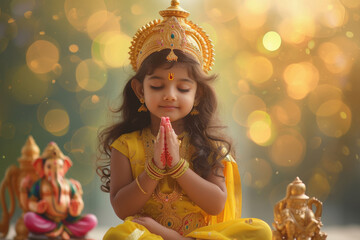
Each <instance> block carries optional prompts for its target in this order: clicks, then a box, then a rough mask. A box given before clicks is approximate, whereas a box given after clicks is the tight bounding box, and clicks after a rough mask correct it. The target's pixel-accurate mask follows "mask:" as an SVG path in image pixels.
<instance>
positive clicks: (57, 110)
mask: <svg viewBox="0 0 360 240" xmlns="http://www.w3.org/2000/svg"><path fill="white" fill-rule="evenodd" d="M49 112H50V114H49V115H48V113H49ZM66 115H67V117H66ZM36 116H37V121H38V123H39V124H40V126H41V127H42V128H44V129H45V130H47V131H48V128H49V130H50V131H49V132H50V133H52V131H53V132H55V133H56V132H62V131H64V130H65V129H66V128H67V127H68V126H67V127H63V126H65V125H66V124H63V123H66V122H67V120H66V118H68V119H69V120H68V121H70V118H69V116H68V113H67V111H66V110H65V108H64V106H63V105H62V104H61V103H59V102H58V101H55V100H50V99H46V100H44V101H43V102H41V103H40V104H39V106H38V107H37V112H36ZM53 116H60V118H61V119H60V120H59V124H53V122H51V121H53ZM45 119H47V120H46V124H45ZM54 121H57V120H54ZM69 124H70V123H68V125H69ZM59 136H61V135H59Z"/></svg>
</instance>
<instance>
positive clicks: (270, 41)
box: [263, 31, 281, 51]
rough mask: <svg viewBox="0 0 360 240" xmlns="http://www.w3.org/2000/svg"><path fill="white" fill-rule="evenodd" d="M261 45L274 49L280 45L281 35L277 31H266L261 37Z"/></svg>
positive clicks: (269, 49) (270, 49)
mask: <svg viewBox="0 0 360 240" xmlns="http://www.w3.org/2000/svg"><path fill="white" fill-rule="evenodd" d="M263 45H264V47H265V49H267V50H268V51H276V50H278V49H279V48H280V46H281V37H280V35H279V34H278V33H277V32H274V31H270V32H267V33H266V34H265V35H264V37H263Z"/></svg>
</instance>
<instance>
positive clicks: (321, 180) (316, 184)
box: [306, 170, 331, 201]
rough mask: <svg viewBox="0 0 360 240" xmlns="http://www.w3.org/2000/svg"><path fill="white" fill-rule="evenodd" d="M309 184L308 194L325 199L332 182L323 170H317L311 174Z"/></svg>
mask: <svg viewBox="0 0 360 240" xmlns="http://www.w3.org/2000/svg"><path fill="white" fill-rule="evenodd" d="M306 185H307V189H308V190H307V192H308V193H307V194H308V195H309V196H316V197H317V198H320V199H321V200H322V201H324V200H325V199H326V198H327V197H328V195H329V193H330V190H331V188H330V183H329V181H328V179H327V177H326V175H325V173H323V171H321V170H316V171H315V172H314V173H313V175H312V176H311V178H310V180H309V182H308V184H306Z"/></svg>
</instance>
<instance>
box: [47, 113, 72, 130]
mask: <svg viewBox="0 0 360 240" xmlns="http://www.w3.org/2000/svg"><path fill="white" fill-rule="evenodd" d="M69 125H70V118H69V114H68V113H67V112H66V111H65V110H64V109H51V110H50V111H48V112H47V113H46V114H45V117H44V126H45V129H46V130H47V131H48V132H50V133H51V134H52V135H54V136H63V135H65V134H66V133H67V131H68V129H69Z"/></svg>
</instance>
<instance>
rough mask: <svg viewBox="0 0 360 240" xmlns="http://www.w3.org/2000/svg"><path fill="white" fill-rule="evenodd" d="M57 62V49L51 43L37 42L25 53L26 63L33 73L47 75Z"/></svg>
mask: <svg viewBox="0 0 360 240" xmlns="http://www.w3.org/2000/svg"><path fill="white" fill-rule="evenodd" d="M58 61H59V49H58V48H57V47H56V46H55V45H54V44H53V43H51V42H49V41H46V40H37V41H35V42H34V43H33V44H31V46H30V47H29V48H28V50H27V52H26V63H27V65H28V67H29V68H30V69H31V71H33V72H34V73H40V74H43V73H48V72H50V71H51V70H52V69H53V68H54V65H55V64H57V63H58Z"/></svg>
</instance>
